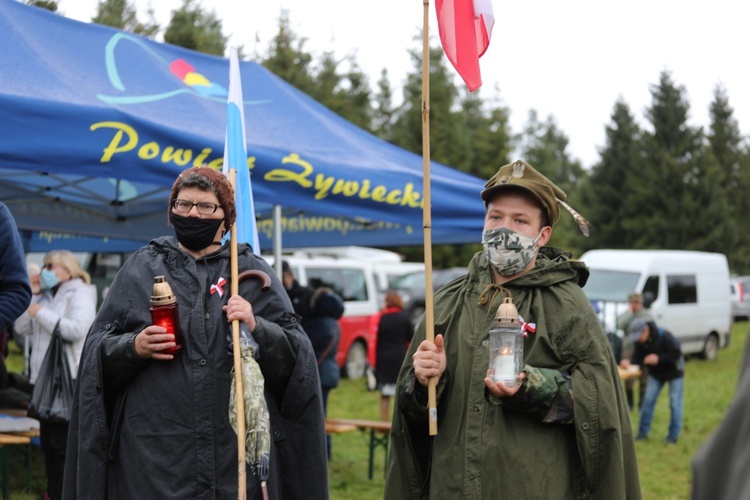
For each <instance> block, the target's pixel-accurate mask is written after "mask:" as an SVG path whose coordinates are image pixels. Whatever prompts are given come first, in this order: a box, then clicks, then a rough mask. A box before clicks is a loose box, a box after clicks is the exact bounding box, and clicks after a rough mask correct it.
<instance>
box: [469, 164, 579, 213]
mask: <svg viewBox="0 0 750 500" xmlns="http://www.w3.org/2000/svg"><path fill="white" fill-rule="evenodd" d="M509 186H515V187H519V188H522V189H525V190H526V191H528V192H529V193H531V195H532V196H534V198H536V200H537V201H538V202H539V204H540V205H541V206H542V208H543V209H544V210H545V211H546V212H547V217H548V218H549V222H550V224H555V223H556V222H557V221H558V220H559V219H560V207H559V206H558V200H559V201H565V198H567V196H566V194H565V191H563V190H562V189H560V188H559V187H557V186H555V185H554V184H553V183H552V181H550V180H549V179H547V178H546V177H545V176H544V175H542V174H541V173H539V172H538V171H537V170H536V169H535V168H534V167H532V166H531V165H529V164H528V163H526V162H525V161H522V160H516V161H514V162H513V163H509V164H507V165H503V166H502V167H500V170H498V171H497V173H496V174H495V175H493V176H492V178H491V179H490V180H488V181H487V183H486V184H485V185H484V190H483V191H482V199H483V200H484V205H485V206H487V204H488V203H489V201H490V200H491V199H492V198H493V197H494V196H496V195H497V194H498V192H499V191H500V190H501V189H504V188H507V187H509Z"/></svg>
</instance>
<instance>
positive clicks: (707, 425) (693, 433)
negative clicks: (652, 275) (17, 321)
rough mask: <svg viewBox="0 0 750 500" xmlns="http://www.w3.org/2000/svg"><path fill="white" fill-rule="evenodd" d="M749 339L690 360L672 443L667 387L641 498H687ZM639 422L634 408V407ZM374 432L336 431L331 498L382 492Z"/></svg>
mask: <svg viewBox="0 0 750 500" xmlns="http://www.w3.org/2000/svg"><path fill="white" fill-rule="evenodd" d="M747 338H748V322H738V323H735V325H734V327H733V329H732V340H731V343H730V346H729V347H728V348H727V349H723V350H721V351H720V352H719V358H718V360H717V361H715V362H709V361H704V360H701V359H696V358H690V359H689V360H688V362H687V364H686V374H685V398H684V422H683V430H682V433H681V435H680V440H679V442H678V443H677V444H676V445H675V446H667V445H666V444H665V443H664V438H665V437H666V430H667V425H668V423H669V407H668V395H667V393H666V390H663V391H662V394H661V396H660V398H659V403H658V405H657V408H656V415H655V418H654V422H653V424H652V427H651V438H650V439H649V440H648V441H639V442H637V443H636V450H637V453H638V465H639V470H640V476H641V489H642V492H643V498H645V499H654V500H657V499H658V500H669V499H679V500H683V499H688V498H690V487H691V469H690V459H691V457H692V456H693V454H694V453H695V451H696V450H697V449H698V448H699V447H700V445H701V444H702V443H703V442H704V441H705V440H706V438H707V437H708V436H709V435H710V434H711V433H712V432H713V431H714V430H715V429H716V427H717V426H718V425H719V423H720V422H721V419H722V418H723V416H724V413H725V412H726V410H727V408H728V407H729V404H730V402H731V400H732V397H733V395H734V390H735V386H736V382H737V376H738V373H739V366H740V363H741V361H742V359H741V358H742V352H743V348H744V346H745V342H746V341H747ZM7 363H8V366H9V370H11V371H20V368H21V360H20V357H19V354H18V352H13V353H12V354H11V356H9V358H8V360H7ZM329 398H330V401H329V417H338V418H359V419H368V420H375V419H378V418H379V416H378V415H379V410H378V408H379V406H378V405H379V398H380V394H379V393H377V392H367V391H366V390H365V384H364V380H342V381H341V385H340V386H339V387H338V388H337V389H335V390H334V391H332V392H331V395H330V396H329ZM631 421H632V424H633V427H634V428H637V425H638V414H637V412H633V413H631ZM24 452H25V449H24V447H22V446H13V447H10V457H11V492H12V494H11V498H14V499H19V500H33V499H36V498H38V497H39V494H40V493H41V492H42V491H44V485H45V478H44V465H43V462H42V458H41V453H40V451H39V448H38V447H32V457H31V458H32V464H33V478H32V490H31V493H29V492H28V491H27V487H26V455H25V453H24ZM368 453H369V434H368V433H365V432H360V431H354V432H349V433H345V434H337V435H334V436H333V458H332V460H331V462H330V463H329V483H330V493H331V499H332V500H353V499H356V500H370V499H372V500H374V499H382V498H383V487H384V484H385V480H384V479H385V477H384V476H385V470H384V464H385V453H384V450H383V449H382V448H378V449H377V450H376V453H375V470H374V476H373V479H372V480H370V479H368Z"/></svg>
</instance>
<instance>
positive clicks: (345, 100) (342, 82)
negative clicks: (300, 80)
mask: <svg viewBox="0 0 750 500" xmlns="http://www.w3.org/2000/svg"><path fill="white" fill-rule="evenodd" d="M343 62H345V63H347V64H348V65H349V71H348V72H346V73H340V72H339V66H340V62H339V61H337V60H336V59H335V57H334V55H333V53H331V52H326V53H325V54H323V57H322V59H321V61H320V63H319V67H318V69H317V71H316V73H315V76H314V78H313V90H312V93H311V94H310V97H312V98H313V99H315V100H317V101H318V102H320V103H321V104H323V105H324V106H325V107H327V108H328V109H330V110H331V111H333V112H335V113H337V114H338V115H340V116H342V117H343V118H345V119H346V120H348V121H350V122H351V123H353V124H355V125H357V126H359V127H361V128H363V129H365V130H368V131H369V130H370V127H371V123H370V120H371V116H372V106H371V104H370V88H369V83H368V79H367V76H366V75H365V74H364V73H363V72H362V70H361V69H360V68H359V65H358V64H357V61H356V58H355V57H354V56H353V55H350V56H347V58H346V59H345V60H344V61H343Z"/></svg>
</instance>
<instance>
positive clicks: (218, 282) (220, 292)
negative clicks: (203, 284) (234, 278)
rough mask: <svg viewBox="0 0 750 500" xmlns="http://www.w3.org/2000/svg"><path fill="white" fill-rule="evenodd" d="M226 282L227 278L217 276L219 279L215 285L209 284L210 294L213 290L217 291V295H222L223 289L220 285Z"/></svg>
mask: <svg viewBox="0 0 750 500" xmlns="http://www.w3.org/2000/svg"><path fill="white" fill-rule="evenodd" d="M226 284H227V280H225V279H224V278H219V281H217V282H216V284H215V285H211V295H213V294H214V292H219V297H223V296H224V289H223V288H222V287H223V286H224V285H226Z"/></svg>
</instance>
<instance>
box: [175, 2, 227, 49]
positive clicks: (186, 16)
mask: <svg viewBox="0 0 750 500" xmlns="http://www.w3.org/2000/svg"><path fill="white" fill-rule="evenodd" d="M164 41H165V42H167V43H171V44H173V45H178V46H180V47H184V48H186V49H190V50H196V51H198V52H203V53H204V54H213V55H216V56H223V55H224V51H225V50H226V44H227V37H225V36H224V34H223V33H222V27H221V21H220V20H219V19H218V18H217V17H216V13H215V12H214V11H211V12H208V11H206V10H204V9H203V8H202V7H201V6H200V4H198V3H196V1H195V0H183V3H182V6H181V7H180V8H179V9H177V10H174V11H172V19H171V20H170V21H169V26H167V30H166V31H165V32H164Z"/></svg>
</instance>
